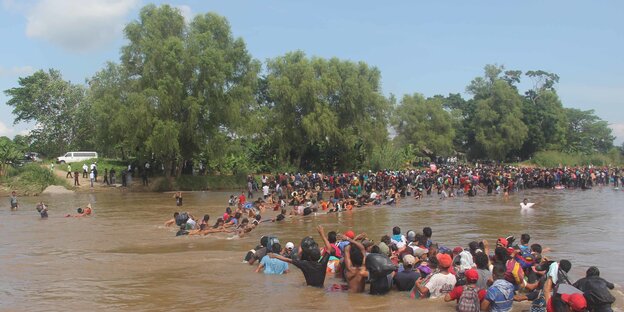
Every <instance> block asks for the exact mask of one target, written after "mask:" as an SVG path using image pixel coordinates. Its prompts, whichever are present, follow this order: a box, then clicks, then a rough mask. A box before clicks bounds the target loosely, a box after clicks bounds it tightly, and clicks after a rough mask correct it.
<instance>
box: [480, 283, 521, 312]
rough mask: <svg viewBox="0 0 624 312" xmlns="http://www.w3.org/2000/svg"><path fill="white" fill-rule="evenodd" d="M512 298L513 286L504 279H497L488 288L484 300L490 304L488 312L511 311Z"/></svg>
mask: <svg viewBox="0 0 624 312" xmlns="http://www.w3.org/2000/svg"><path fill="white" fill-rule="evenodd" d="M513 296H514V285H513V284H512V283H510V282H508V281H506V280H504V279H497V280H495V281H494V284H492V286H490V288H488V290H487V292H486V294H485V299H486V300H488V301H489V302H490V311H492V312H508V311H511V306H512V304H513Z"/></svg>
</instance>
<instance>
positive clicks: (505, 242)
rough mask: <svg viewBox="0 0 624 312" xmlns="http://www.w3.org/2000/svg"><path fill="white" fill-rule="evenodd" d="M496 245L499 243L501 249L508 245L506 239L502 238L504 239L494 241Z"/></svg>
mask: <svg viewBox="0 0 624 312" xmlns="http://www.w3.org/2000/svg"><path fill="white" fill-rule="evenodd" d="M496 243H497V244H499V243H500V244H501V245H502V246H503V247H505V248H507V245H509V243H507V239H506V238H504V237H501V238H499V239H498V240H497V241H496Z"/></svg>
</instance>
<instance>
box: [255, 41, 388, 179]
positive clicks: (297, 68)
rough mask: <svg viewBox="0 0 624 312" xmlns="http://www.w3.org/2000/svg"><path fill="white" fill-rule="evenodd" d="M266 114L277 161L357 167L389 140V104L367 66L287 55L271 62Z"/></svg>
mask: <svg viewBox="0 0 624 312" xmlns="http://www.w3.org/2000/svg"><path fill="white" fill-rule="evenodd" d="M267 72H268V74H267V77H266V79H267V90H266V94H267V96H265V97H263V98H264V100H265V103H264V104H263V106H264V107H266V108H267V109H266V111H265V113H266V114H267V117H268V118H269V120H271V123H270V124H269V125H268V129H267V131H266V132H267V133H270V135H271V142H273V143H274V144H273V147H272V148H273V149H274V150H275V153H276V155H277V157H278V162H282V163H287V164H291V165H293V166H295V167H309V168H323V169H337V168H340V169H344V168H349V169H352V168H357V167H359V166H361V165H362V163H363V161H364V158H365V157H366V155H368V154H369V153H370V152H371V151H372V149H373V148H374V147H375V146H377V145H379V144H381V143H383V142H385V141H386V140H387V136H388V132H387V129H386V126H387V117H388V115H387V114H388V110H389V108H390V106H389V104H388V100H387V99H386V98H385V97H384V96H383V95H382V93H381V86H380V79H381V75H380V72H379V70H378V69H377V68H374V67H370V66H368V65H367V64H366V63H363V62H359V63H354V62H350V61H343V60H339V59H336V58H332V59H329V60H327V59H322V58H311V59H310V58H307V57H306V56H305V54H304V53H303V52H300V51H297V52H292V53H287V54H286V55H284V56H281V57H277V58H275V59H271V60H268V62H267Z"/></svg>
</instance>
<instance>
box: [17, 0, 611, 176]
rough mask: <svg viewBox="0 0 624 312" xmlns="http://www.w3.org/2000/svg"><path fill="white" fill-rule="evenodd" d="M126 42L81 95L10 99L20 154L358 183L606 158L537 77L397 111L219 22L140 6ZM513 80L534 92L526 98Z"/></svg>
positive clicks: (374, 73) (350, 66)
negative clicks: (453, 168)
mask: <svg viewBox="0 0 624 312" xmlns="http://www.w3.org/2000/svg"><path fill="white" fill-rule="evenodd" d="M125 37H126V38H127V40H128V43H127V45H125V46H124V47H123V48H122V49H121V56H120V61H119V62H118V63H112V62H111V63H108V64H106V66H105V67H104V68H103V69H101V70H100V71H99V72H97V73H95V74H94V75H93V77H91V78H90V79H88V80H87V82H86V84H84V85H82V84H75V83H71V82H69V81H66V80H63V78H62V75H61V73H60V72H59V71H58V70H54V69H50V70H48V71H43V70H40V71H37V72H35V73H34V74H32V75H30V76H28V77H23V78H20V79H19V81H18V84H19V86H18V87H15V88H12V89H9V90H6V91H5V94H6V95H7V96H8V97H9V101H8V102H7V104H8V105H10V106H12V107H13V114H14V115H15V123H18V122H35V124H36V129H35V130H33V131H32V132H31V133H30V134H29V135H28V136H17V137H16V139H15V140H19V141H20V144H21V146H22V147H23V148H28V149H32V150H36V151H38V152H41V153H43V154H46V155H48V156H58V155H60V154H62V153H64V152H66V151H69V150H94V151H98V152H99V153H100V154H101V155H104V156H108V157H119V158H128V157H131V158H136V159H138V160H140V161H141V162H143V161H158V162H159V163H162V165H163V166H164V167H165V172H166V173H169V172H173V173H176V171H177V173H180V171H182V170H183V168H185V167H188V164H195V166H197V165H198V164H199V163H200V162H201V164H202V166H203V167H204V168H206V170H207V171H209V172H230V173H231V172H249V171H256V172H257V171H268V170H287V169H291V170H293V169H315V170H352V169H360V168H369V169H378V168H383V167H393V166H401V165H402V164H404V163H405V162H406V161H408V162H409V161H411V160H413V159H415V157H425V158H435V157H450V156H459V157H460V159H484V160H485V159H488V160H518V159H527V158H529V157H531V155H533V154H534V153H535V152H537V151H542V150H558V151H564V152H569V153H596V152H600V153H606V152H608V151H609V150H610V149H612V148H613V140H614V137H613V135H612V134H611V130H610V128H609V127H608V125H607V123H606V122H605V121H604V120H601V119H600V118H598V117H597V116H596V115H595V114H594V111H593V110H588V111H582V110H578V109H574V108H565V107H563V105H562V103H561V100H560V99H559V97H558V95H557V92H556V88H555V87H556V84H557V82H558V81H559V77H558V76H557V75H556V74H553V73H549V72H545V71H541V70H535V71H527V72H525V73H522V72H521V71H517V70H505V68H504V67H503V66H497V65H487V66H485V73H484V75H483V77H477V78H475V79H473V80H472V81H471V82H470V84H469V85H468V86H467V87H466V91H467V93H469V94H470V95H471V96H472V98H470V99H464V98H462V96H461V95H460V94H449V95H448V96H442V95H436V96H433V97H429V98H427V97H425V96H423V95H421V94H418V93H415V94H409V95H404V96H403V97H402V98H401V99H400V100H398V103H397V99H396V98H395V97H394V95H391V96H389V97H386V96H385V95H384V94H383V92H382V89H381V73H380V71H379V70H378V69H377V68H376V67H374V66H370V65H368V64H366V63H364V62H352V61H347V60H340V59H337V58H331V59H324V58H318V57H308V56H306V55H305V53H303V52H301V51H295V52H290V53H287V54H285V55H283V56H278V57H275V58H272V59H268V60H266V62H264V63H261V62H260V61H258V60H256V59H254V58H253V57H252V56H251V55H250V53H249V52H248V51H247V48H246V46H245V42H244V41H243V39H241V38H235V37H234V36H233V35H232V32H231V28H230V25H229V23H228V21H227V20H226V19H225V18H224V17H222V16H219V15H217V14H214V13H207V14H203V15H197V16H196V17H195V18H194V19H193V20H192V21H191V22H190V23H186V22H185V20H184V17H183V16H182V15H181V14H180V11H179V10H178V9H176V8H173V7H171V6H169V5H162V6H155V5H147V6H145V7H144V8H143V9H142V10H141V12H140V15H139V18H138V19H137V20H135V21H133V22H131V23H130V24H128V25H127V26H126V28H125ZM521 79H529V80H530V81H531V82H532V87H531V88H530V89H529V90H528V91H526V92H524V93H521V92H520V91H519V90H518V87H517V85H518V84H519V83H520V81H521ZM391 134H392V135H391ZM25 146H26V147H25Z"/></svg>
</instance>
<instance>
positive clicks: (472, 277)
mask: <svg viewBox="0 0 624 312" xmlns="http://www.w3.org/2000/svg"><path fill="white" fill-rule="evenodd" d="M464 275H466V281H468V282H472V283H474V282H476V281H477V280H478V279H479V272H477V270H475V269H470V270H466V271H465V272H464Z"/></svg>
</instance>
